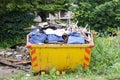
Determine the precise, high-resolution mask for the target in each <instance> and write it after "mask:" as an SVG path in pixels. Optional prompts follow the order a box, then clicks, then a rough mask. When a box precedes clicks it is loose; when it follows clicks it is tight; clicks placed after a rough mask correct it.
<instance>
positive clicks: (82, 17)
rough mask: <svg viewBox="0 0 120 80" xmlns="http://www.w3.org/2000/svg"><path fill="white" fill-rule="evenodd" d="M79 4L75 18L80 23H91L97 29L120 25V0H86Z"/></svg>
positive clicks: (81, 24) (83, 24)
mask: <svg viewBox="0 0 120 80" xmlns="http://www.w3.org/2000/svg"><path fill="white" fill-rule="evenodd" d="M78 1H79V0H78ZM77 4H78V7H77V9H76V12H75V16H74V19H75V21H79V23H78V25H80V26H85V25H86V24H89V26H90V27H91V28H92V29H95V30H97V31H99V30H101V31H106V30H107V28H108V27H111V28H117V27H119V26H120V23H119V21H120V0H103V1H98V0H84V1H81V2H78V3H77Z"/></svg>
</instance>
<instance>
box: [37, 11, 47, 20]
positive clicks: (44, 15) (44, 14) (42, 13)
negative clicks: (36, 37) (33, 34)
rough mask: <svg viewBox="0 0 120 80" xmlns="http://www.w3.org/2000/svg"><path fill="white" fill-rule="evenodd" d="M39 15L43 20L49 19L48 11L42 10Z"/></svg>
mask: <svg viewBox="0 0 120 80" xmlns="http://www.w3.org/2000/svg"><path fill="white" fill-rule="evenodd" d="M38 15H39V16H40V17H41V19H42V22H45V21H47V19H46V12H43V11H41V12H39V13H38Z"/></svg>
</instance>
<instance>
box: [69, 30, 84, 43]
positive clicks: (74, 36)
mask: <svg viewBox="0 0 120 80" xmlns="http://www.w3.org/2000/svg"><path fill="white" fill-rule="evenodd" d="M84 43H85V40H84V38H83V37H82V36H81V35H80V34H79V33H76V32H72V33H70V34H69V37H68V41H67V44H84Z"/></svg>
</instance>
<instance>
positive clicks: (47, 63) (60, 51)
mask: <svg viewBox="0 0 120 80" xmlns="http://www.w3.org/2000/svg"><path fill="white" fill-rule="evenodd" d="M85 48H89V49H90V50H91V47H90V45H89V44H36V45H35V44H34V45H32V46H31V48H30V54H32V50H33V49H35V54H32V55H31V57H32V59H33V60H34V57H36V56H37V59H36V60H34V61H32V68H33V70H34V71H35V72H39V71H47V70H50V69H52V68H53V67H55V68H56V70H61V71H62V70H67V69H70V68H77V67H78V65H79V64H81V65H84V62H85V61H84V55H85V53H86V52H85ZM35 64H37V66H35ZM87 64H89V63H87Z"/></svg>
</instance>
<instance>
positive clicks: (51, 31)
mask: <svg viewBox="0 0 120 80" xmlns="http://www.w3.org/2000/svg"><path fill="white" fill-rule="evenodd" d="M87 26H88V25H86V26H85V28H83V27H78V26H77V23H76V24H75V23H71V24H63V23H50V22H48V23H47V22H45V23H40V24H39V25H37V26H32V27H31V32H30V33H29V34H28V38H27V41H28V42H30V43H31V44H51V43H52V44H60V43H62V44H87V43H90V42H91V41H92V40H93V39H92V34H91V32H90V29H87Z"/></svg>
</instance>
